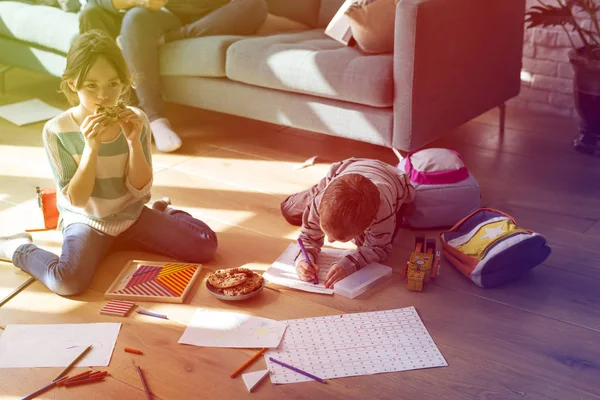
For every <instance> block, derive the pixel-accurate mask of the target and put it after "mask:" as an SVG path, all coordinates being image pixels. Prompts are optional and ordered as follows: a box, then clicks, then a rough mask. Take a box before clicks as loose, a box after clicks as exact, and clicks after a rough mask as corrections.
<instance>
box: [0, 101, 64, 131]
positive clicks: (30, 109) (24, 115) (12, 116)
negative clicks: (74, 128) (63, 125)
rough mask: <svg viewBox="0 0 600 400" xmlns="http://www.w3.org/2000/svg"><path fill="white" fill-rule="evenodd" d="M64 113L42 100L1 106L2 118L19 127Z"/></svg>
mask: <svg viewBox="0 0 600 400" xmlns="http://www.w3.org/2000/svg"><path fill="white" fill-rule="evenodd" d="M62 112H63V110H61V109H59V108H56V107H52V106H50V105H48V104H46V103H44V102H43V101H41V100H40V99H33V100H27V101H23V102H20V103H14V104H8V105H5V106H0V117H2V118H4V119H6V120H8V121H10V122H12V123H13V124H15V125H18V126H21V125H26V124H31V123H33V122H39V121H45V120H48V119H50V118H54V117H56V116H57V115H60V114H61V113H62Z"/></svg>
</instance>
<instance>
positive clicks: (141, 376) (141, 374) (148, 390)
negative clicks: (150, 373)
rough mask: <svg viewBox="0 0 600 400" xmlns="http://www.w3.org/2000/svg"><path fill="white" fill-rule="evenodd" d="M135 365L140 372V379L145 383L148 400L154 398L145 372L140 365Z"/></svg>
mask: <svg viewBox="0 0 600 400" xmlns="http://www.w3.org/2000/svg"><path fill="white" fill-rule="evenodd" d="M135 367H136V368H137V372H138V375H139V376H140V380H141V381H142V385H144V391H145V392H146V397H147V398H148V400H152V395H151V394H150V389H148V384H147V383H146V379H144V373H143V372H142V369H141V368H140V367H138V366H137V365H136V366H135Z"/></svg>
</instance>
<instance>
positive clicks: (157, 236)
mask: <svg viewBox="0 0 600 400" xmlns="http://www.w3.org/2000/svg"><path fill="white" fill-rule="evenodd" d="M63 236H64V241H63V246H62V255H61V256H60V257H58V256H57V255H56V254H54V253H50V252H48V251H46V250H42V249H40V248H39V247H37V246H36V245H34V244H26V245H22V246H20V247H19V248H18V249H17V251H15V254H14V256H13V264H14V265H16V266H17V267H19V268H21V269H22V270H23V271H26V272H29V273H30V274H31V275H33V276H35V277H36V278H37V279H39V280H40V281H41V282H42V283H43V284H44V285H46V286H47V287H48V288H49V289H50V290H52V291H53V292H55V293H57V294H60V295H62V296H71V295H74V294H78V293H81V292H83V291H84V290H86V289H87V288H88V286H89V285H90V283H91V281H92V278H93V276H94V273H95V272H96V268H97V267H98V265H99V264H100V261H102V259H103V258H104V257H105V256H106V254H107V253H108V252H109V251H110V250H111V249H117V250H142V251H146V252H150V253H154V254H160V255H165V256H168V257H171V258H174V259H176V260H178V261H181V262H189V263H202V262H206V261H208V260H210V259H212V258H213V256H214V254H215V251H216V249H217V235H216V234H215V232H213V231H212V230H211V229H210V228H209V227H208V225H206V224H205V223H204V222H202V221H200V220H197V219H195V218H194V217H192V216H191V215H190V214H188V213H186V212H183V211H179V210H173V211H171V212H170V213H164V212H159V211H156V210H152V209H150V208H148V207H144V208H143V210H142V213H141V214H140V216H139V218H138V220H137V221H136V222H135V224H133V225H132V226H131V227H130V228H129V229H127V230H126V231H125V232H123V233H121V234H120V235H119V236H110V235H107V234H105V233H102V232H100V231H98V230H96V229H94V228H91V227H89V226H88V225H85V224H72V225H69V226H67V227H66V228H65V229H64V231H63Z"/></svg>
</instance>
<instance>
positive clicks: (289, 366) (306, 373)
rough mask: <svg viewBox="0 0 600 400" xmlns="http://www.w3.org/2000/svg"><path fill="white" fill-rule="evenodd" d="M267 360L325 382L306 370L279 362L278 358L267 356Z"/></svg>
mask: <svg viewBox="0 0 600 400" xmlns="http://www.w3.org/2000/svg"><path fill="white" fill-rule="evenodd" d="M269 360H271V361H273V362H274V363H275V364H279V365H281V366H282V367H286V368H288V369H291V370H292V371H296V372H297V373H299V374H302V375H304V376H308V377H309V378H311V379H314V380H315V381H319V382H321V383H327V382H325V381H324V380H323V379H321V378H319V377H318V376H314V375H313V374H309V373H308V372H306V371H302V370H301V369H298V368H296V367H292V366H291V365H289V364H286V363H284V362H281V361H279V360H276V359H274V358H273V357H269Z"/></svg>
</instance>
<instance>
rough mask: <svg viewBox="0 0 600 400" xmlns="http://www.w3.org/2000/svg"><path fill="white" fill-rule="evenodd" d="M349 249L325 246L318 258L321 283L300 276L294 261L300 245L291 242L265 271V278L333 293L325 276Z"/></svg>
mask: <svg viewBox="0 0 600 400" xmlns="http://www.w3.org/2000/svg"><path fill="white" fill-rule="evenodd" d="M347 251H348V250H340V249H329V248H323V249H321V252H320V253H319V257H318V259H317V266H318V267H319V284H318V285H315V284H313V283H312V282H306V281H303V280H301V279H300V278H298V274H296V267H295V266H294V261H295V260H296V256H297V255H298V254H299V253H300V246H298V245H297V244H296V243H290V245H289V246H288V247H287V249H285V251H284V252H283V253H282V254H281V255H280V256H279V258H278V259H277V260H275V262H274V263H273V264H272V265H271V266H270V267H269V268H268V269H267V270H266V271H265V272H264V273H263V278H265V279H266V280H267V281H268V282H272V283H275V284H277V285H281V286H287V287H290V288H293V289H299V290H304V291H306V292H313V293H322V294H333V289H327V288H326V287H325V278H326V277H327V273H328V272H329V270H330V269H331V265H332V264H333V263H335V262H336V261H337V260H339V259H340V258H342V257H343V256H344V254H346V252H347Z"/></svg>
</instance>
